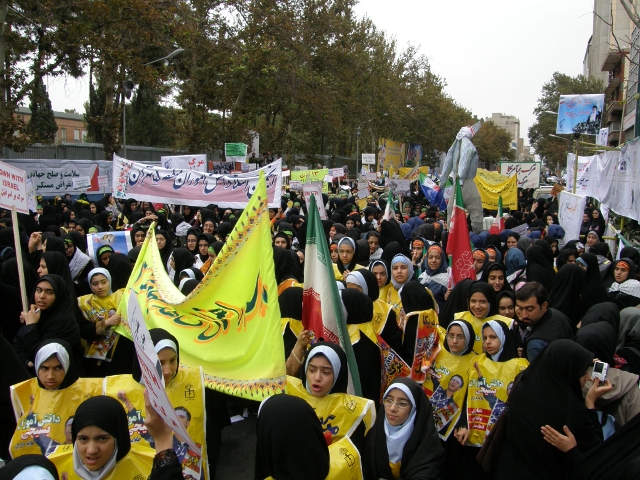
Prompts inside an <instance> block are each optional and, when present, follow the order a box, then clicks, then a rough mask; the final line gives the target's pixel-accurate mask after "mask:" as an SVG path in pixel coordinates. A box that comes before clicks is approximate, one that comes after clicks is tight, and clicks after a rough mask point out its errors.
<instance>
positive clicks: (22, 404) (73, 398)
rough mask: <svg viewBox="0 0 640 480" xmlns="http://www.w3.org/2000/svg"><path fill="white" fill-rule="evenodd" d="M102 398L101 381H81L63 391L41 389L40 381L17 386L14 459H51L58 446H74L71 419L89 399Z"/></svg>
mask: <svg viewBox="0 0 640 480" xmlns="http://www.w3.org/2000/svg"><path fill="white" fill-rule="evenodd" d="M101 394H102V379H101V378H79V379H78V380H76V382H74V383H73V384H72V385H69V386H68V387H67V388H63V389H61V390H46V389H44V388H40V387H39V386H38V379H36V378H32V379H30V380H25V381H24V382H22V383H18V384H17V385H13V386H12V387H11V403H12V404H13V411H14V414H15V416H16V420H17V423H18V425H17V427H16V430H15V432H14V433H13V438H12V439H11V446H10V453H11V456H12V457H13V458H16V457H19V456H20V455H26V454H27V453H34V454H36V455H47V456H49V455H51V454H52V453H53V452H54V450H55V449H56V447H57V446H58V445H64V444H68V443H71V424H70V423H69V419H70V418H71V417H73V416H74V415H75V413H76V408H78V406H79V405H80V404H81V403H82V402H84V401H85V400H86V399H87V398H90V397H96V396H98V395H101ZM67 423H69V426H68V427H67Z"/></svg>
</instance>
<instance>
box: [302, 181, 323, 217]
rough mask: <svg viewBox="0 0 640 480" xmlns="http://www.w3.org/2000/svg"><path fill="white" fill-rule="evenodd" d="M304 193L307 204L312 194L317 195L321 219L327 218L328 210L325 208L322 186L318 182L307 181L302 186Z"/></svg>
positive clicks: (317, 205)
mask: <svg viewBox="0 0 640 480" xmlns="http://www.w3.org/2000/svg"><path fill="white" fill-rule="evenodd" d="M302 195H303V196H304V201H305V202H307V205H309V204H310V202H309V200H310V198H311V195H313V196H314V197H316V207H318V213H319V214H320V219H321V220H327V212H326V210H325V209H324V201H323V200H322V186H321V185H319V184H317V183H305V184H304V185H303V186H302Z"/></svg>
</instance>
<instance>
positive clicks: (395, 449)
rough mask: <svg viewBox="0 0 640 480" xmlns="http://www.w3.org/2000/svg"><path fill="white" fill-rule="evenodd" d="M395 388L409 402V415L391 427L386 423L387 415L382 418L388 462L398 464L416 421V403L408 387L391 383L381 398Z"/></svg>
mask: <svg viewBox="0 0 640 480" xmlns="http://www.w3.org/2000/svg"><path fill="white" fill-rule="evenodd" d="M394 388H397V389H398V390H402V392H403V393H404V394H405V395H406V396H407V398H408V399H409V401H410V402H411V413H410V414H409V417H408V418H407V420H406V421H405V422H404V423H403V424H402V425H398V426H395V427H394V426H393V425H391V424H390V423H389V422H388V421H387V415H386V414H385V416H384V433H385V435H386V437H387V452H388V453H389V461H390V462H391V463H398V462H399V461H401V460H402V452H403V451H404V446H405V445H406V443H407V441H408V440H409V437H411V434H412V433H413V423H414V421H415V419H416V401H415V399H414V398H413V394H412V393H411V390H409V387H407V386H406V385H405V384H403V383H392V384H391V385H389V388H387V390H386V391H385V392H384V395H383V396H382V398H385V397H386V396H387V395H388V394H389V392H390V391H391V390H393V389H394Z"/></svg>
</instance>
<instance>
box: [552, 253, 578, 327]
mask: <svg viewBox="0 0 640 480" xmlns="http://www.w3.org/2000/svg"><path fill="white" fill-rule="evenodd" d="M584 278H585V272H584V270H583V269H582V268H581V267H579V266H578V265H576V264H574V263H568V264H566V265H565V266H563V267H562V268H561V269H560V271H559V272H558V274H557V275H556V278H555V280H554V281H553V285H552V287H551V290H549V306H550V307H551V308H555V309H556V310H560V311H561V312H562V313H564V314H565V315H566V316H567V317H568V318H569V320H571V323H572V324H573V325H574V326H576V325H577V324H578V322H579V321H580V317H581V314H582V312H583V311H584V309H583V307H582V302H581V299H580V294H581V292H582V289H583V286H584Z"/></svg>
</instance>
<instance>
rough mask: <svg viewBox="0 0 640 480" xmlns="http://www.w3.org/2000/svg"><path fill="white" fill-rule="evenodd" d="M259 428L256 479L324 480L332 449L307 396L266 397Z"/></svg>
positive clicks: (262, 406) (257, 428)
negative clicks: (328, 445)
mask: <svg viewBox="0 0 640 480" xmlns="http://www.w3.org/2000/svg"><path fill="white" fill-rule="evenodd" d="M256 431H257V437H258V438H257V442H256V460H255V476H254V478H255V479H256V480H263V479H265V478H268V477H272V478H276V479H278V480H280V479H283V480H297V479H302V478H304V479H308V480H324V479H325V478H326V477H327V475H329V448H328V447H327V442H326V440H325V438H324V434H323V433H322V425H321V424H320V420H318V416H317V415H316V413H315V411H314V410H313V408H311V406H310V405H309V404H308V403H307V402H305V401H304V400H303V399H301V398H298V397H293V396H291V395H275V396H273V397H271V398H268V399H267V400H265V401H264V402H263V403H262V405H261V406H260V410H259V413H258V420H257V422H256ZM294 452H295V453H294Z"/></svg>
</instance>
